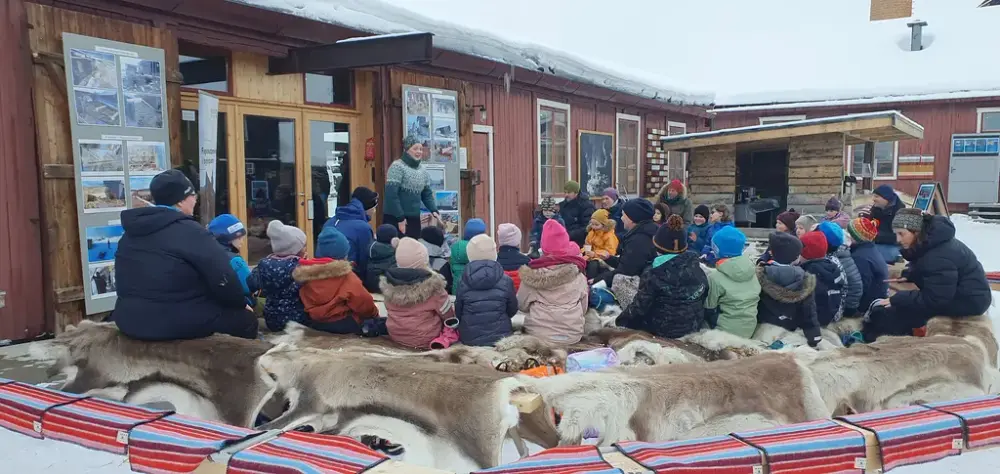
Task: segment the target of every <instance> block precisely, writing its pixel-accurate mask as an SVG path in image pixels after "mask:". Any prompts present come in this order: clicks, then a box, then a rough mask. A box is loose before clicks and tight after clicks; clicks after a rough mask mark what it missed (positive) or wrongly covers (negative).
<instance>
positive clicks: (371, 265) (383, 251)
mask: <svg viewBox="0 0 1000 474" xmlns="http://www.w3.org/2000/svg"><path fill="white" fill-rule="evenodd" d="M394 266H396V249H394V248H393V247H392V246H391V245H389V244H385V243H382V242H378V241H376V242H372V245H371V247H369V248H368V265H367V267H366V268H365V279H364V284H365V289H367V290H368V291H370V292H372V293H378V292H379V291H381V289H380V288H379V277H381V276H382V275H385V271H386V270H388V269H390V268H392V267H394Z"/></svg>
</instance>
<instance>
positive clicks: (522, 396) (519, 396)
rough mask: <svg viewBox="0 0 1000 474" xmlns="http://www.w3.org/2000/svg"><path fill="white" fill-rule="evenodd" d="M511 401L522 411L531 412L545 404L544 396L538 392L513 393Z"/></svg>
mask: <svg viewBox="0 0 1000 474" xmlns="http://www.w3.org/2000/svg"><path fill="white" fill-rule="evenodd" d="M510 402H511V404H513V405H514V406H516V407H517V410H518V411H519V412H521V413H531V412H533V411H535V410H537V409H539V408H541V407H542V405H544V402H543V401H542V396H541V395H539V394H537V393H515V394H514V395H511V397H510Z"/></svg>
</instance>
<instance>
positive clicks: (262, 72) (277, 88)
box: [232, 51, 305, 105]
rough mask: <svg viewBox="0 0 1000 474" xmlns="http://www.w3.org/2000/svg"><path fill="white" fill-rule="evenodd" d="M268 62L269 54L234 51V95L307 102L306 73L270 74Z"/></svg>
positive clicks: (289, 102) (297, 102)
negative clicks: (303, 75)
mask: <svg viewBox="0 0 1000 474" xmlns="http://www.w3.org/2000/svg"><path fill="white" fill-rule="evenodd" d="M267 62H268V58H267V56H264V55H260V54H251V53H242V52H238V51H234V52H233V55H232V68H233V75H232V77H233V85H232V87H233V95H235V96H237V97H241V98H245V99H257V100H261V101H266V102H275V103H282V104H295V105H301V104H303V103H305V80H304V79H303V77H302V74H283V75H272V76H269V75H267V65H268V63H267Z"/></svg>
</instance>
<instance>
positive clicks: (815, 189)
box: [788, 183, 841, 199]
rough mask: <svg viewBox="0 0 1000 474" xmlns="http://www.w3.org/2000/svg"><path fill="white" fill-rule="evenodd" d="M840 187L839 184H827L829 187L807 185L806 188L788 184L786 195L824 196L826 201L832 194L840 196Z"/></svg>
mask: <svg viewBox="0 0 1000 474" xmlns="http://www.w3.org/2000/svg"><path fill="white" fill-rule="evenodd" d="M840 190H841V186H840V184H829V185H807V186H795V185H792V184H791V183H789V186H788V194H789V195H791V194H817V195H825V196H826V198H827V199H829V198H830V196H831V195H833V194H838V195H839V194H840Z"/></svg>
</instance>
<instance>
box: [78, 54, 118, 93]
mask: <svg viewBox="0 0 1000 474" xmlns="http://www.w3.org/2000/svg"><path fill="white" fill-rule="evenodd" d="M69 60H70V63H71V65H72V68H73V87H84V88H87V89H105V90H107V89H110V92H112V93H114V92H115V91H117V90H118V74H117V70H116V68H115V55H113V54H109V53H101V52H97V51H88V50H86V49H71V50H69Z"/></svg>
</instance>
